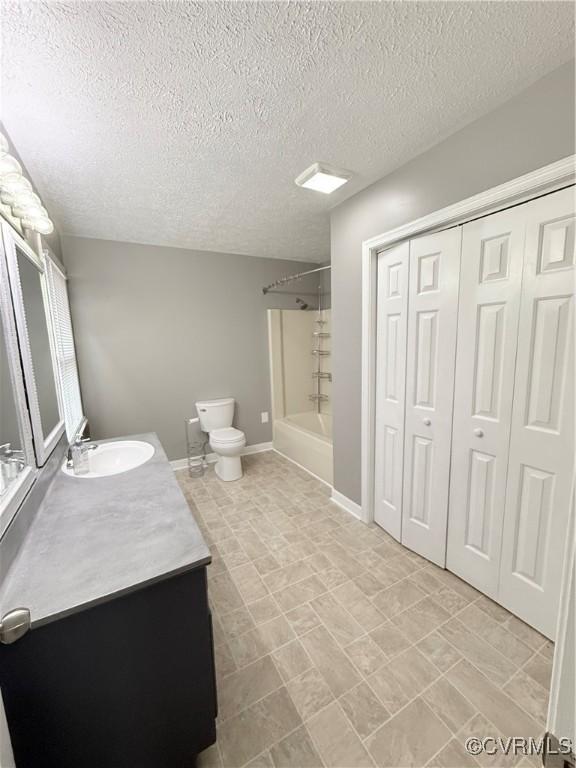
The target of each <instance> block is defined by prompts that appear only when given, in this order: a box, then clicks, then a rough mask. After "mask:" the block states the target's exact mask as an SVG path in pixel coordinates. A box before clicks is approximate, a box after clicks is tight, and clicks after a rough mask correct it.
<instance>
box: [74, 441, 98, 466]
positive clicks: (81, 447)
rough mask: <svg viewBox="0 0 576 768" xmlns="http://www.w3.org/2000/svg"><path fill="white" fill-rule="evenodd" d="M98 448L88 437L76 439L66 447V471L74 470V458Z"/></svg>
mask: <svg viewBox="0 0 576 768" xmlns="http://www.w3.org/2000/svg"><path fill="white" fill-rule="evenodd" d="M97 448H98V446H97V445H96V443H92V442H90V438H89V437H77V438H75V439H74V440H73V441H72V442H71V443H70V444H69V445H68V454H67V457H66V466H67V467H68V469H74V456H75V455H76V456H78V455H80V456H83V455H84V454H85V453H86V452H87V451H95V450H96V449H97Z"/></svg>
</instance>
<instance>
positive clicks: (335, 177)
mask: <svg viewBox="0 0 576 768" xmlns="http://www.w3.org/2000/svg"><path fill="white" fill-rule="evenodd" d="M351 176H352V174H351V173H350V171H344V170H342V169H341V168H334V167H332V166H331V165H326V164H325V163H314V165H311V166H310V168H306V170H305V171H304V172H303V173H301V174H300V176H298V177H297V178H296V179H294V181H295V182H296V184H298V186H299V187H304V188H305V189H313V190H314V191H315V192H323V193H324V194H325V195H329V194H331V193H332V192H334V191H335V190H337V189H339V188H340V187H341V186H342V185H343V184H346V182H347V181H348V180H349V179H350V178H351Z"/></svg>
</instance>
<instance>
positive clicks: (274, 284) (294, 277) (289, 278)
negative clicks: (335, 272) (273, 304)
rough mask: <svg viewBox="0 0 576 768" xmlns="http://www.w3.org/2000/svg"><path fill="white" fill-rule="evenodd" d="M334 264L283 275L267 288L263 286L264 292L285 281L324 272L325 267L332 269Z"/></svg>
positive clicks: (288, 281)
mask: <svg viewBox="0 0 576 768" xmlns="http://www.w3.org/2000/svg"><path fill="white" fill-rule="evenodd" d="M331 268H332V265H331V264H327V265H326V266H325V267H316V269H308V270H307V271H306V272H297V273H296V274H295V275H290V276H289V277H281V278H280V280H276V281H275V282H273V283H270V285H267V286H266V287H265V288H262V293H263V294H264V295H266V294H267V293H268V291H271V290H272V288H277V287H278V286H279V285H284V283H291V282H292V280H298V279H299V278H300V277H306V275H312V274H314V272H322V271H323V270H325V269H331Z"/></svg>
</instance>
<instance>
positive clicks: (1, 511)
mask: <svg viewBox="0 0 576 768" xmlns="http://www.w3.org/2000/svg"><path fill="white" fill-rule="evenodd" d="M35 475H36V461H35V456H34V449H33V446H32V432H31V427H30V421H29V417H28V409H27V406H26V395H25V391H24V381H23V378H22V368H21V366H20V353H19V348H18V339H17V336H16V326H15V322H14V313H13V310H12V300H11V294H10V285H9V280H8V269H7V264H6V260H5V257H4V253H3V252H2V250H1V249H0V536H2V534H3V533H4V531H5V530H6V528H7V527H8V524H9V523H10V520H11V518H12V517H13V515H14V512H15V510H16V509H17V508H18V506H19V504H20V503H21V501H22V500H23V499H24V496H25V495H26V493H27V492H28V490H29V488H30V487H31V485H32V483H33V482H34V477H35Z"/></svg>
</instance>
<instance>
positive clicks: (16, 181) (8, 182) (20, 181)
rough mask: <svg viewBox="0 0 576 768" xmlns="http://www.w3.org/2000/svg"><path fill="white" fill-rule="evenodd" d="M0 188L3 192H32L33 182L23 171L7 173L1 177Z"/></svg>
mask: <svg viewBox="0 0 576 768" xmlns="http://www.w3.org/2000/svg"><path fill="white" fill-rule="evenodd" d="M0 188H1V189H2V191H3V192H7V193H15V192H20V191H21V192H24V191H26V192H32V184H30V182H29V181H28V179H27V178H26V177H25V176H22V174H21V173H7V174H6V175H5V176H3V177H2V179H0Z"/></svg>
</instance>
